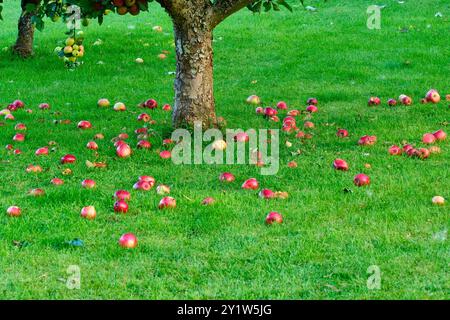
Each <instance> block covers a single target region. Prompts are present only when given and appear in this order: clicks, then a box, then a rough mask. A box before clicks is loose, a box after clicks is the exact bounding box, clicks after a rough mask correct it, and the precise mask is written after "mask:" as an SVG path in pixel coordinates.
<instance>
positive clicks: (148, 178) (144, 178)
mask: <svg viewBox="0 0 450 320" xmlns="http://www.w3.org/2000/svg"><path fill="white" fill-rule="evenodd" d="M139 181H145V182H148V183H149V184H150V185H151V186H152V187H153V186H154V185H155V182H156V180H155V178H153V177H152V176H140V177H139Z"/></svg>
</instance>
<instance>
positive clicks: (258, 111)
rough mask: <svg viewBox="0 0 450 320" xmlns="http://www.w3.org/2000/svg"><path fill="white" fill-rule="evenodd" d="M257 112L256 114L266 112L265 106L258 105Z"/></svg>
mask: <svg viewBox="0 0 450 320" xmlns="http://www.w3.org/2000/svg"><path fill="white" fill-rule="evenodd" d="M255 112H256V114H264V108H263V107H256V109H255Z"/></svg>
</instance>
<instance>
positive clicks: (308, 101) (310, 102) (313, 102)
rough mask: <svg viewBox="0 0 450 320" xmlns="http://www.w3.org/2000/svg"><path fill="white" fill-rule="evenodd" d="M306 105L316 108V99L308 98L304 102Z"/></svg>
mask: <svg viewBox="0 0 450 320" xmlns="http://www.w3.org/2000/svg"><path fill="white" fill-rule="evenodd" d="M306 103H307V104H312V105H315V106H317V103H318V101H317V99H316V98H308V100H306Z"/></svg>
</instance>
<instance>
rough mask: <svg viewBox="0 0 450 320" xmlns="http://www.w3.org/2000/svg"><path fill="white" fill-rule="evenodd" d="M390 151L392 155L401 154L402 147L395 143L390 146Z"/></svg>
mask: <svg viewBox="0 0 450 320" xmlns="http://www.w3.org/2000/svg"><path fill="white" fill-rule="evenodd" d="M388 152H389V154H390V155H392V156H399V155H401V154H402V149H401V148H400V147H399V146H396V145H393V146H391V147H389V150H388Z"/></svg>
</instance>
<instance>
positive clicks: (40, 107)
mask: <svg viewBox="0 0 450 320" xmlns="http://www.w3.org/2000/svg"><path fill="white" fill-rule="evenodd" d="M39 109H41V110H48V109H50V105H49V104H48V103H41V104H39Z"/></svg>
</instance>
